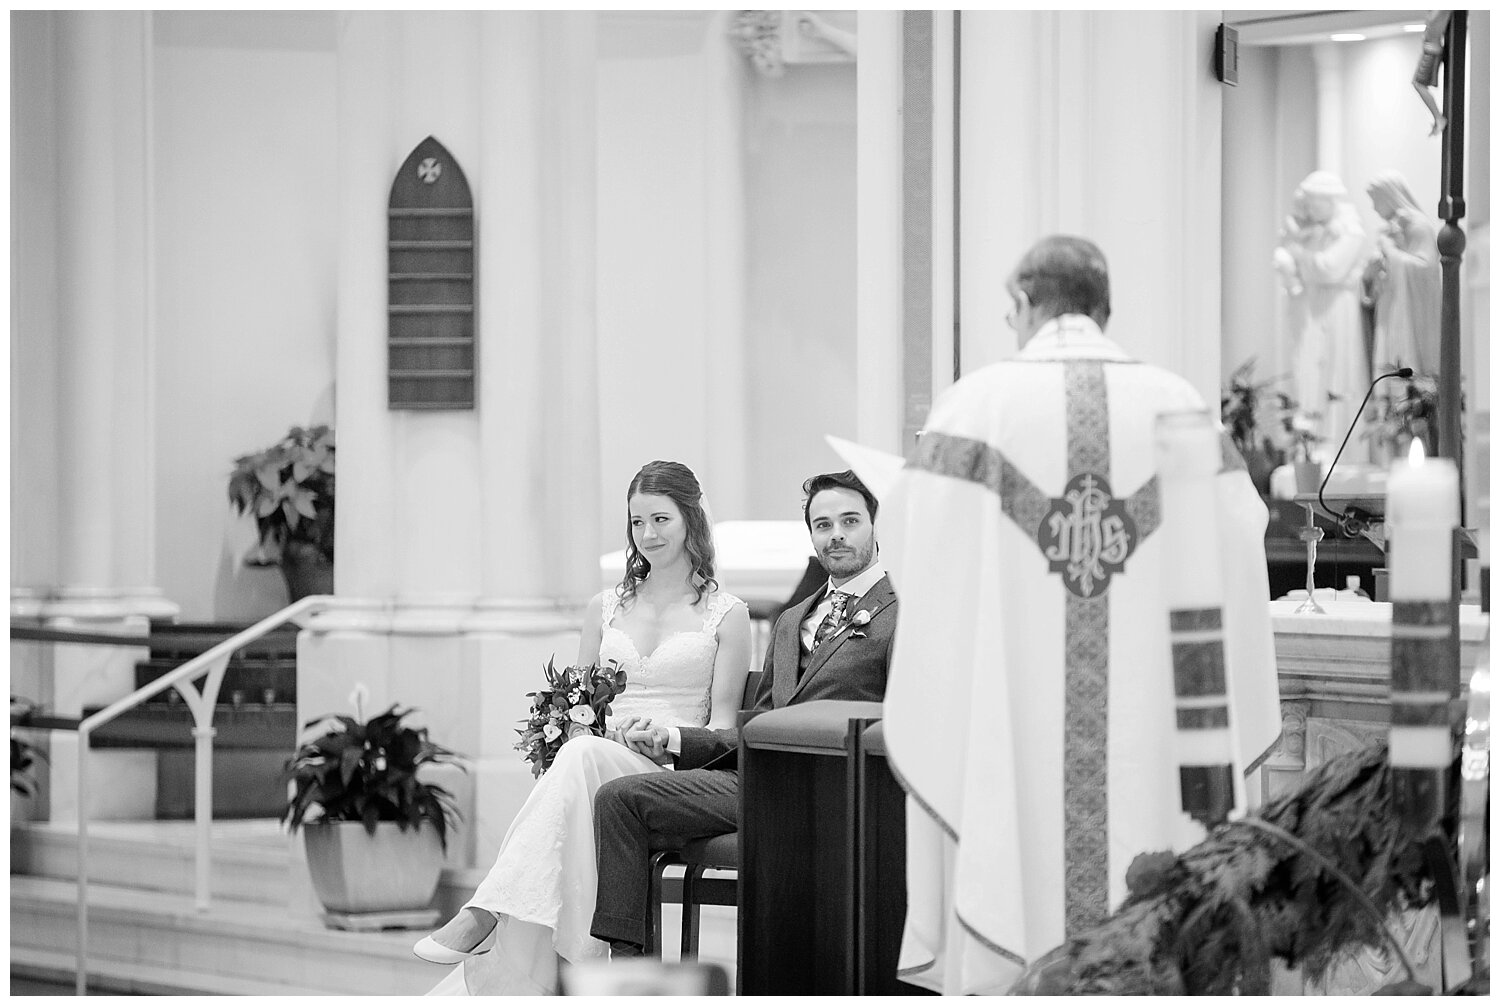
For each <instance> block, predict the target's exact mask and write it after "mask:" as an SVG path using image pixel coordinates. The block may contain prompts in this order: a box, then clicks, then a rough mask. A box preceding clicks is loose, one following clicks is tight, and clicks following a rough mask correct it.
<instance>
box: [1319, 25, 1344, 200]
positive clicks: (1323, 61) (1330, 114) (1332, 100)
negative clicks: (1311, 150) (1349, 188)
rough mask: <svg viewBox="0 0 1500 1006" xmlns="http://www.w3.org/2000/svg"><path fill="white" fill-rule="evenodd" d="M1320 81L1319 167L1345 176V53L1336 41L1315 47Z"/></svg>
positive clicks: (1321, 169)
mask: <svg viewBox="0 0 1500 1006" xmlns="http://www.w3.org/2000/svg"><path fill="white" fill-rule="evenodd" d="M1312 55H1313V72H1314V74H1315V80H1316V81H1317V96H1316V97H1317V102H1318V106H1317V107H1318V116H1317V120H1316V121H1317V129H1318V136H1317V141H1316V142H1317V149H1318V170H1319V171H1331V172H1333V173H1334V174H1336V175H1338V176H1339V177H1340V178H1342V177H1343V176H1344V54H1343V52H1342V51H1341V50H1340V49H1339V43H1337V42H1322V43H1320V44H1318V45H1315V46H1313V47H1312Z"/></svg>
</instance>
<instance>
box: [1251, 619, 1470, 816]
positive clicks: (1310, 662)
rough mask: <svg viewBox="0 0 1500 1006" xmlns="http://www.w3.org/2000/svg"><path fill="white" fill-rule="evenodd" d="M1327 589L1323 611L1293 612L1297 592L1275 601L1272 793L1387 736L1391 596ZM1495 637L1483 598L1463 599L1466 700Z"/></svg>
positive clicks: (1267, 787) (1268, 786)
mask: <svg viewBox="0 0 1500 1006" xmlns="http://www.w3.org/2000/svg"><path fill="white" fill-rule="evenodd" d="M1329 593H1332V592H1329ZM1323 594H1324V592H1323V591H1322V590H1319V591H1318V595H1319V596H1318V603H1319V604H1321V605H1322V607H1323V609H1324V612H1325V614H1322V615H1318V614H1304V615H1298V614H1294V611H1295V609H1296V607H1297V605H1298V604H1299V603H1300V601H1299V600H1297V599H1287V600H1280V601H1271V602H1270V605H1271V628H1272V631H1273V632H1274V633H1275V636H1276V671H1277V678H1278V680H1279V682H1280V685H1281V740H1280V741H1279V742H1278V743H1277V745H1276V747H1275V748H1273V749H1272V752H1271V754H1270V756H1269V757H1267V758H1266V760H1265V761H1264V762H1263V763H1262V765H1261V767H1260V777H1259V782H1260V783H1261V786H1262V792H1263V793H1264V794H1265V795H1266V797H1275V796H1279V795H1281V794H1282V793H1285V792H1287V791H1288V790H1290V789H1292V788H1294V787H1295V786H1296V785H1297V782H1298V780H1299V779H1300V778H1301V776H1302V774H1303V773H1305V772H1306V771H1307V770H1308V769H1310V768H1315V767H1317V766H1318V765H1321V764H1323V763H1324V762H1326V761H1328V760H1329V759H1330V758H1333V757H1335V756H1337V755H1340V754H1343V753H1344V752H1346V751H1350V750H1353V749H1354V748H1356V747H1360V746H1362V745H1364V744H1365V743H1367V742H1369V741H1371V740H1373V739H1375V738H1377V737H1384V736H1385V733H1386V730H1387V727H1388V725H1389V723H1390V661H1391V605H1390V603H1389V602H1384V601H1366V600H1363V599H1361V600H1352V601H1351V600H1332V599H1328V598H1325V597H1324V596H1323ZM1488 637H1489V616H1488V615H1487V614H1485V613H1484V612H1481V611H1480V610H1479V606H1478V605H1476V604H1461V605H1459V643H1460V649H1459V671H1460V675H1459V676H1460V680H1461V682H1462V685H1463V689H1464V691H1463V695H1462V698H1463V699H1465V700H1467V698H1468V685H1469V677H1470V676H1471V675H1472V674H1473V673H1474V668H1475V666H1476V664H1477V663H1478V662H1479V661H1480V660H1481V659H1484V651H1485V646H1486V641H1487V640H1488Z"/></svg>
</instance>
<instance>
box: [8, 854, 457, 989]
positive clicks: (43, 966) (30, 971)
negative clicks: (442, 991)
mask: <svg viewBox="0 0 1500 1006" xmlns="http://www.w3.org/2000/svg"><path fill="white" fill-rule="evenodd" d="M10 879H11V883H10V922H11V929H10V961H11V969H12V971H13V972H17V973H22V974H27V975H30V976H32V977H68V978H71V976H72V975H73V973H74V968H75V967H76V961H77V958H76V955H75V952H74V947H75V946H76V942H75V941H76V935H77V900H76V896H77V887H76V885H75V884H74V883H72V882H70V881H65V880H56V879H52V878H48V877H26V876H12V877H11V878H10ZM88 919H89V960H88V968H89V976H90V979H89V980H90V984H91V985H94V984H98V985H100V986H101V987H108V988H116V989H121V988H123V989H129V990H134V991H141V992H155V993H178V994H191V993H210V994H226V995H295V994H304V995H417V994H421V993H423V992H425V991H427V990H428V989H430V988H431V987H432V986H433V985H434V984H435V983H436V982H437V981H438V979H440V978H441V977H442V976H443V973H444V972H443V969H442V968H440V967H437V966H435V965H432V964H427V963H425V962H423V961H420V960H418V959H417V958H415V957H413V956H412V953H411V945H412V943H413V942H415V940H416V938H417V936H418V935H420V934H416V933H411V932H406V931H395V932H382V933H348V932H342V931H340V930H335V929H329V928H327V927H326V926H324V925H323V922H322V920H321V918H319V917H318V916H317V915H316V914H314V913H311V912H303V913H299V912H289V911H288V910H287V906H286V905H272V904H266V903H263V902H254V901H237V900H234V899H230V898H222V899H218V900H215V901H214V902H213V904H212V905H211V906H210V907H209V909H208V910H207V911H201V912H200V911H198V910H197V909H196V908H195V906H194V904H193V899H192V897H191V896H185V895H178V894H170V893H165V892H162V891H143V890H133V889H130V888H125V887H118V886H114V885H106V884H91V885H90V886H89V912H88Z"/></svg>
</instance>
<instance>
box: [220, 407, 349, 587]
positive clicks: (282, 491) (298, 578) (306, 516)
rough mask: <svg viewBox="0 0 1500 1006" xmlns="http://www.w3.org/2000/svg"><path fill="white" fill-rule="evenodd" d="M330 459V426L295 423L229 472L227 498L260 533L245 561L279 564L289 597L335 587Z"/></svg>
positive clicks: (253, 564) (243, 458)
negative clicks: (249, 517)
mask: <svg viewBox="0 0 1500 1006" xmlns="http://www.w3.org/2000/svg"><path fill="white" fill-rule="evenodd" d="M333 462H334V443H333V429H332V428H331V427H328V426H314V427H312V428H311V429H303V428H302V427H300V426H294V427H292V428H291V430H290V431H289V432H288V433H287V435H286V436H285V437H283V438H281V439H280V440H279V441H277V442H276V443H274V444H272V445H271V446H270V447H268V448H266V449H265V450H263V451H259V452H257V453H255V454H245V455H243V456H241V457H238V458H235V460H234V471H232V472H231V473H230V475H229V501H230V502H231V503H232V504H234V507H235V509H236V511H238V512H239V513H240V514H241V515H242V516H243V515H244V514H247V513H249V514H253V515H254V517H255V527H256V531H257V532H258V533H259V536H260V540H259V542H258V543H257V545H256V547H255V548H254V549H252V550H251V552H250V554H249V555H247V556H246V557H245V562H246V564H247V565H251V566H280V567H281V572H282V575H283V576H284V577H285V578H286V585H287V593H288V594H289V595H290V596H291V599H292V600H293V601H296V600H299V599H301V598H303V597H307V596H308V595H310V594H331V593H333V497H334V473H333Z"/></svg>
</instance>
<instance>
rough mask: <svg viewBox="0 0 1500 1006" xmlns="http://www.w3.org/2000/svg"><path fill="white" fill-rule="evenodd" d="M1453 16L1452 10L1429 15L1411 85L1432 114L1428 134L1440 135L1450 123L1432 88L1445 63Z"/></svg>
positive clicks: (1437, 11) (1434, 12) (1435, 85)
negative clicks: (1445, 48) (1439, 108)
mask: <svg viewBox="0 0 1500 1006" xmlns="http://www.w3.org/2000/svg"><path fill="white" fill-rule="evenodd" d="M1452 17H1453V12H1452V11H1451V10H1435V11H1433V12H1432V13H1430V14H1428V15H1427V25H1426V28H1425V29H1424V30H1423V32H1422V55H1421V57H1420V58H1419V59H1418V60H1417V70H1416V72H1415V73H1413V74H1412V78H1411V86H1412V87H1414V88H1416V91H1417V94H1418V95H1419V96H1421V98H1422V104H1424V105H1426V106H1427V111H1428V112H1429V113H1431V115H1432V132H1430V133H1428V134H1427V135H1428V136H1436V135H1438V134H1439V133H1441V132H1442V131H1443V130H1444V129H1445V128H1447V125H1448V119H1447V117H1446V116H1444V115H1443V113H1442V112H1441V111H1439V110H1438V103H1437V98H1436V97H1434V96H1433V93H1432V89H1433V88H1434V87H1437V82H1438V68H1439V67H1440V66H1442V65H1443V56H1444V52H1443V49H1444V40H1445V39H1446V37H1447V35H1448V21H1449V20H1450V19H1451V18H1452Z"/></svg>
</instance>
